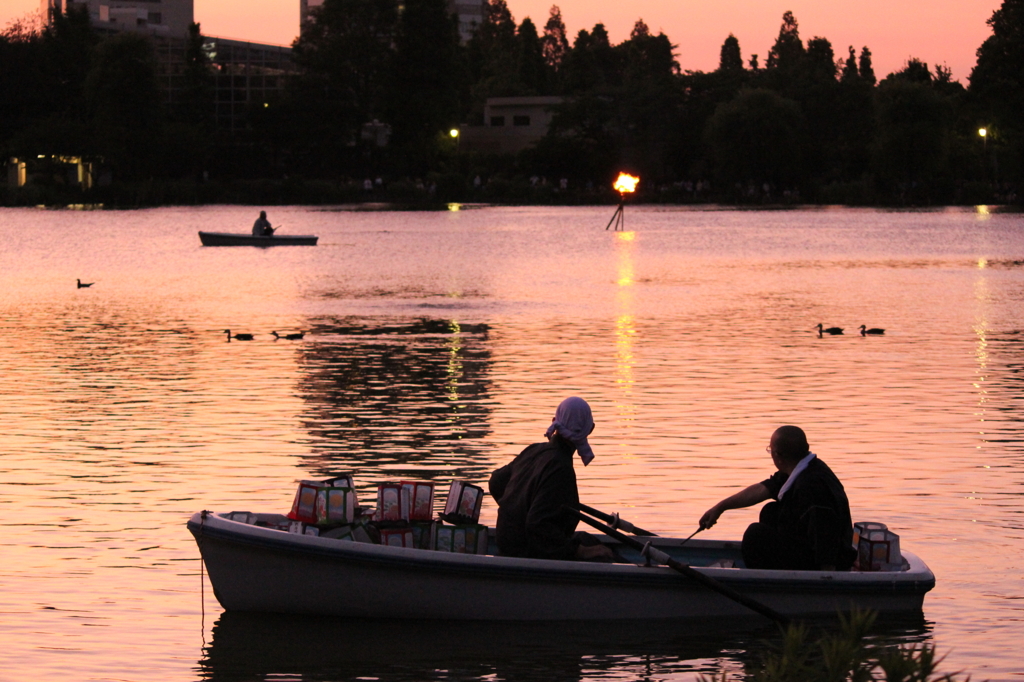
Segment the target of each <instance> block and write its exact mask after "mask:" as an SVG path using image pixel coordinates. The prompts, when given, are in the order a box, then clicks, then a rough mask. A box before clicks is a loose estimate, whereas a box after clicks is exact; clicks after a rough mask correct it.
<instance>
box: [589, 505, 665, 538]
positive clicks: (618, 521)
mask: <svg viewBox="0 0 1024 682" xmlns="http://www.w3.org/2000/svg"><path fill="white" fill-rule="evenodd" d="M580 510H581V511H585V512H586V513H588V514H590V515H591V516H593V517H594V518H598V519H601V520H602V521H604V522H605V523H610V524H611V527H612V528H614V529H619V528H621V529H622V530H624V531H626V532H627V533H632V534H633V535H641V536H643V537H648V538H656V537H658V534H657V533H652V532H651V531H649V530H644V529H643V528H640V527H639V526H634V525H633V524H632V523H630V522H629V521H627V520H626V519H623V518H620V517H619V515H618V514H606V513H604V512H603V511H601V510H600V509H594V508H593V507H591V506H590V505H586V504H583V503H582V502H580Z"/></svg>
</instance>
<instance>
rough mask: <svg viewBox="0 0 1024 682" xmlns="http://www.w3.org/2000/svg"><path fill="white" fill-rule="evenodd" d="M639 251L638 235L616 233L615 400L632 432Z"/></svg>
mask: <svg viewBox="0 0 1024 682" xmlns="http://www.w3.org/2000/svg"><path fill="white" fill-rule="evenodd" d="M635 248H636V232H616V233H615V253H616V259H617V267H618V277H617V279H616V284H617V285H618V289H617V291H616V292H615V299H616V307H617V312H618V314H617V315H616V317H615V383H616V385H617V386H618V389H619V392H618V396H617V398H616V407H617V408H618V416H619V421H620V422H622V423H623V426H624V428H626V429H629V428H630V427H631V425H632V423H633V422H634V421H635V419H636V404H635V402H634V395H633V389H634V386H635V384H636V376H635V373H634V368H635V366H636V356H635V353H634V350H633V343H634V340H635V339H636V336H637V325H636V315H635V307H636V306H635V295H636V294H635V287H634V286H633V285H634V284H635V283H636V274H635V271H634V265H633V252H634V249H635Z"/></svg>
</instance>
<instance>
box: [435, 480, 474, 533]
mask: <svg viewBox="0 0 1024 682" xmlns="http://www.w3.org/2000/svg"><path fill="white" fill-rule="evenodd" d="M483 501H484V489H483V488H481V487H480V486H476V485H473V484H472V483H465V482H464V481H452V486H451V488H449V489H448V500H447V502H445V505H444V514H442V515H441V518H443V519H444V520H445V521H449V522H451V523H476V522H477V520H479V518H480V506H481V505H482V504H483Z"/></svg>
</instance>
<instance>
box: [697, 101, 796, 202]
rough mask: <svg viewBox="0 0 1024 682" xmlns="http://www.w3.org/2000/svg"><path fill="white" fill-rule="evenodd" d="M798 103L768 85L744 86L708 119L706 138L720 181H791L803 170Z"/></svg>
mask: <svg viewBox="0 0 1024 682" xmlns="http://www.w3.org/2000/svg"><path fill="white" fill-rule="evenodd" d="M803 125H804V123H803V115H802V114H801V112H800V106H799V105H798V104H797V103H796V102H794V101H792V100H788V99H785V98H783V97H782V96H780V95H779V94H777V93H775V92H772V91H771V90H764V89H755V90H744V91H742V92H740V94H739V95H738V96H737V97H736V99H734V100H732V101H731V102H727V103H725V104H721V105H719V106H718V108H717V109H716V110H715V113H714V115H713V116H712V117H711V119H710V120H709V121H708V127H707V132H706V136H707V140H708V143H709V145H710V147H709V148H710V153H711V158H712V161H713V163H714V168H715V174H716V177H717V178H718V180H719V181H720V182H723V183H726V184H728V185H732V184H733V183H746V182H754V183H757V184H758V185H760V184H761V183H764V182H769V183H774V184H776V185H778V186H780V187H787V186H792V184H793V183H795V182H796V181H797V180H798V179H799V177H800V174H801V169H800V165H801V147H802V144H801V139H800V130H801V128H802V127H803Z"/></svg>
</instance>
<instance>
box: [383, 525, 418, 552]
mask: <svg viewBox="0 0 1024 682" xmlns="http://www.w3.org/2000/svg"><path fill="white" fill-rule="evenodd" d="M380 544H382V545H387V546H388V547H405V548H407V549H415V547H416V541H415V539H414V538H413V534H412V529H411V528H382V529H381V531H380Z"/></svg>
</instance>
